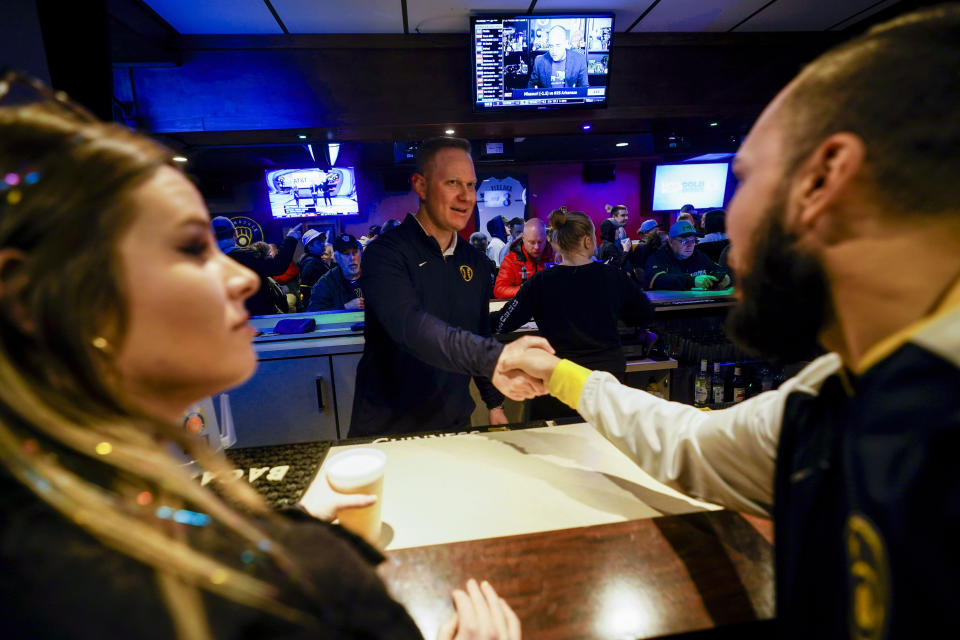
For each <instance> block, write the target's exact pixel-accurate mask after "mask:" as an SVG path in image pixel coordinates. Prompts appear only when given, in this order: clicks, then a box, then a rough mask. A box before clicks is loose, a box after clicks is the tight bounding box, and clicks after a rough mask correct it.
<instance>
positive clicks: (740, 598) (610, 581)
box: [380, 511, 774, 639]
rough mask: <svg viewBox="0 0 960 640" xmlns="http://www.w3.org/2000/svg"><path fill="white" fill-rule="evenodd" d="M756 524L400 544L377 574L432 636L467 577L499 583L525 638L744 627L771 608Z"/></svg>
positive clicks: (712, 520) (720, 520)
mask: <svg viewBox="0 0 960 640" xmlns="http://www.w3.org/2000/svg"><path fill="white" fill-rule="evenodd" d="M438 517H442V514H438ZM478 517H482V516H481V515H480V514H478ZM757 522H758V523H759V525H757V524H754V522H753V520H750V521H748V520H746V519H744V517H742V516H741V515H740V514H737V513H734V512H731V511H714V512H704V513H694V514H687V515H681V516H667V517H662V518H652V519H648V520H633V521H629V522H622V523H615V524H606V525H597V526H592V527H581V528H575V529H565V530H561V531H549V532H543V533H535V534H528V535H521V536H510V537H504V538H492V539H486V540H473V541H467V542H458V543H452V544H445V545H434V546H427V547H415V548H410V549H400V550H397V551H390V552H387V554H386V555H387V557H388V560H389V562H387V563H384V565H382V566H381V568H380V573H381V575H382V576H383V577H384V580H385V581H386V582H387V585H388V586H389V588H390V590H391V593H393V594H394V597H395V598H397V600H399V601H400V602H402V603H403V604H404V605H405V606H406V607H407V609H408V610H409V611H410V613H411V615H412V616H413V618H414V619H415V620H416V622H417V624H418V625H419V626H420V629H421V631H422V632H423V633H424V635H425V637H427V638H431V637H436V630H437V628H438V627H439V625H440V624H442V623H443V622H444V621H445V620H447V619H448V618H449V617H450V616H451V615H452V613H453V607H452V603H451V601H450V598H449V593H450V591H451V589H453V588H455V587H458V586H462V585H463V584H464V583H465V582H466V580H467V579H468V578H471V577H473V578H477V579H487V580H489V581H490V583H491V584H493V586H494V587H495V588H496V589H497V591H498V592H499V593H500V595H501V596H502V597H503V598H504V599H506V600H507V602H509V603H510V605H511V606H512V607H513V609H514V610H515V611H516V612H517V615H518V616H520V619H521V620H522V622H523V631H524V636H525V637H528V638H538V639H539V638H547V639H561V638H571V639H573V638H578V639H580V638H611V639H613V638H655V637H662V636H668V635H675V634H684V633H689V632H694V631H698V630H703V629H712V628H715V627H725V626H727V625H733V627H734V628H742V625H743V624H744V623H750V622H753V621H758V620H766V619H770V618H772V617H773V615H774V589H773V551H772V545H771V544H770V542H769V539H768V538H767V537H766V536H765V535H764V534H763V533H762V532H761V530H762V528H763V525H762V521H760V520H759V519H758V520H757ZM758 527H759V528H758ZM763 626H764V627H766V625H763Z"/></svg>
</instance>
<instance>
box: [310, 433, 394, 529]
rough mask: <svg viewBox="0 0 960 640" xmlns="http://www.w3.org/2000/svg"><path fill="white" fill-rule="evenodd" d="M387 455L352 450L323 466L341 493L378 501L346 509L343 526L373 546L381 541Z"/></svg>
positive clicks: (342, 521)
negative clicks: (381, 513) (381, 507)
mask: <svg viewBox="0 0 960 640" xmlns="http://www.w3.org/2000/svg"><path fill="white" fill-rule="evenodd" d="M386 465H387V454H385V453H384V452H383V451H380V450H379V449H366V448H360V449H350V450H349V451H344V452H343V453H338V454H336V455H334V456H332V457H331V458H330V459H329V460H328V461H327V463H326V464H325V465H324V466H323V468H324V471H325V472H326V474H327V480H328V481H329V482H330V486H331V487H333V489H334V490H335V491H339V492H340V493H364V494H373V495H376V496H377V501H376V502H375V503H373V504H372V505H370V506H369V507H363V508H362V509H344V510H343V511H341V512H340V513H339V514H337V516H338V517H339V520H340V525H341V526H343V527H346V528H347V529H349V530H350V531H353V532H354V533H356V534H357V535H359V536H360V537H362V538H363V539H364V540H366V541H367V542H369V543H370V544H372V545H376V544H377V542H378V541H379V540H380V503H381V502H382V501H383V471H384V468H385V467H386Z"/></svg>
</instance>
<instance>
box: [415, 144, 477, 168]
mask: <svg viewBox="0 0 960 640" xmlns="http://www.w3.org/2000/svg"><path fill="white" fill-rule="evenodd" d="M444 149H460V150H461V151H466V152H467V153H468V154H469V153H470V141H469V140H464V139H463V138H452V137H450V136H440V137H437V138H430V139H428V140H424V141H423V144H422V145H420V150H419V151H417V173H419V174H420V175H426V172H427V169H428V167H429V166H430V163H431V162H433V159H434V158H435V157H436V155H437V154H438V153H440V152H441V151H443V150H444Z"/></svg>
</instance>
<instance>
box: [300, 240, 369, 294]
mask: <svg viewBox="0 0 960 640" xmlns="http://www.w3.org/2000/svg"><path fill="white" fill-rule="evenodd" d="M360 254H361V248H360V241H359V240H357V239H356V238H355V237H353V236H352V235H350V234H349V233H341V234H340V235H338V236H335V237H334V238H333V257H334V260H336V262H337V264H336V265H335V266H334V267H333V268H332V269H330V271H328V272H327V273H325V274H324V275H323V277H322V278H320V279H319V280H317V283H316V284H315V285H313V289H312V290H311V292H310V305H309V306H308V307H307V311H337V310H342V309H346V310H347V311H360V310H362V309H363V308H364V301H363V290H362V289H361V288H360Z"/></svg>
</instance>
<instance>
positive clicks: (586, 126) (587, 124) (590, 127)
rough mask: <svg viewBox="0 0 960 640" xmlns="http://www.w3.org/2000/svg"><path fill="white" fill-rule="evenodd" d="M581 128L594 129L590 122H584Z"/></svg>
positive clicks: (585, 129)
mask: <svg viewBox="0 0 960 640" xmlns="http://www.w3.org/2000/svg"><path fill="white" fill-rule="evenodd" d="M580 128H581V129H583V130H584V131H590V129H593V125H591V124H590V123H589V122H588V123H586V124H584V125H583V126H582V127H580Z"/></svg>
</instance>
